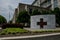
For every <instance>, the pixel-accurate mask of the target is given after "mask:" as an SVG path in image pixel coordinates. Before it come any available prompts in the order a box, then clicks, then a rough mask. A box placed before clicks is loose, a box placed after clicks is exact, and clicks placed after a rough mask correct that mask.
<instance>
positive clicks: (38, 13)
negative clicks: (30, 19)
mask: <svg viewBox="0 0 60 40" xmlns="http://www.w3.org/2000/svg"><path fill="white" fill-rule="evenodd" d="M31 15H41V13H40V11H38V9H35V10H33V12H32V14H31Z"/></svg>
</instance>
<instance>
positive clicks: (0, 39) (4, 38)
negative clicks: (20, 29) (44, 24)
mask: <svg viewBox="0 0 60 40" xmlns="http://www.w3.org/2000/svg"><path fill="white" fill-rule="evenodd" d="M54 35H60V33H52V34H43V35H32V36H16V37H3V38H0V40H8V39H12V40H13V39H27V38H36V37H38V38H39V37H46V36H54Z"/></svg>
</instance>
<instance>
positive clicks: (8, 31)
mask: <svg viewBox="0 0 60 40" xmlns="http://www.w3.org/2000/svg"><path fill="white" fill-rule="evenodd" d="M27 32H28V31H27V30H25V29H21V28H6V29H3V30H2V32H0V34H15V33H27Z"/></svg>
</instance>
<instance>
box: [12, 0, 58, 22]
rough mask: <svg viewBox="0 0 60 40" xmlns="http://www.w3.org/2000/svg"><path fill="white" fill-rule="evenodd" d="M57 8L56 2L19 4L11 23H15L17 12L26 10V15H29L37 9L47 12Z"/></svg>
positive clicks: (41, 1) (46, 0)
mask: <svg viewBox="0 0 60 40" xmlns="http://www.w3.org/2000/svg"><path fill="white" fill-rule="evenodd" d="M55 7H58V1H57V0H35V1H34V2H33V3H32V4H31V5H28V4H22V3H19V5H18V7H17V8H16V9H15V12H14V16H13V20H12V22H13V23H16V19H17V16H18V14H19V12H21V11H24V10H26V11H27V12H28V14H30V13H31V12H32V11H33V10H35V9H38V11H41V10H46V11H47V10H49V9H52V10H53V9H54V8H55Z"/></svg>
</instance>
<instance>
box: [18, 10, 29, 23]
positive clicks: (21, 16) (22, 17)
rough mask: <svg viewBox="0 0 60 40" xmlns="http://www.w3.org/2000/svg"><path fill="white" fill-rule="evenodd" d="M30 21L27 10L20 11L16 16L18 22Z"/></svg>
mask: <svg viewBox="0 0 60 40" xmlns="http://www.w3.org/2000/svg"><path fill="white" fill-rule="evenodd" d="M29 21H30V16H29V15H28V12H27V11H25V10H24V11H21V12H20V13H19V15H18V17H17V22H18V23H28V22H29Z"/></svg>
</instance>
